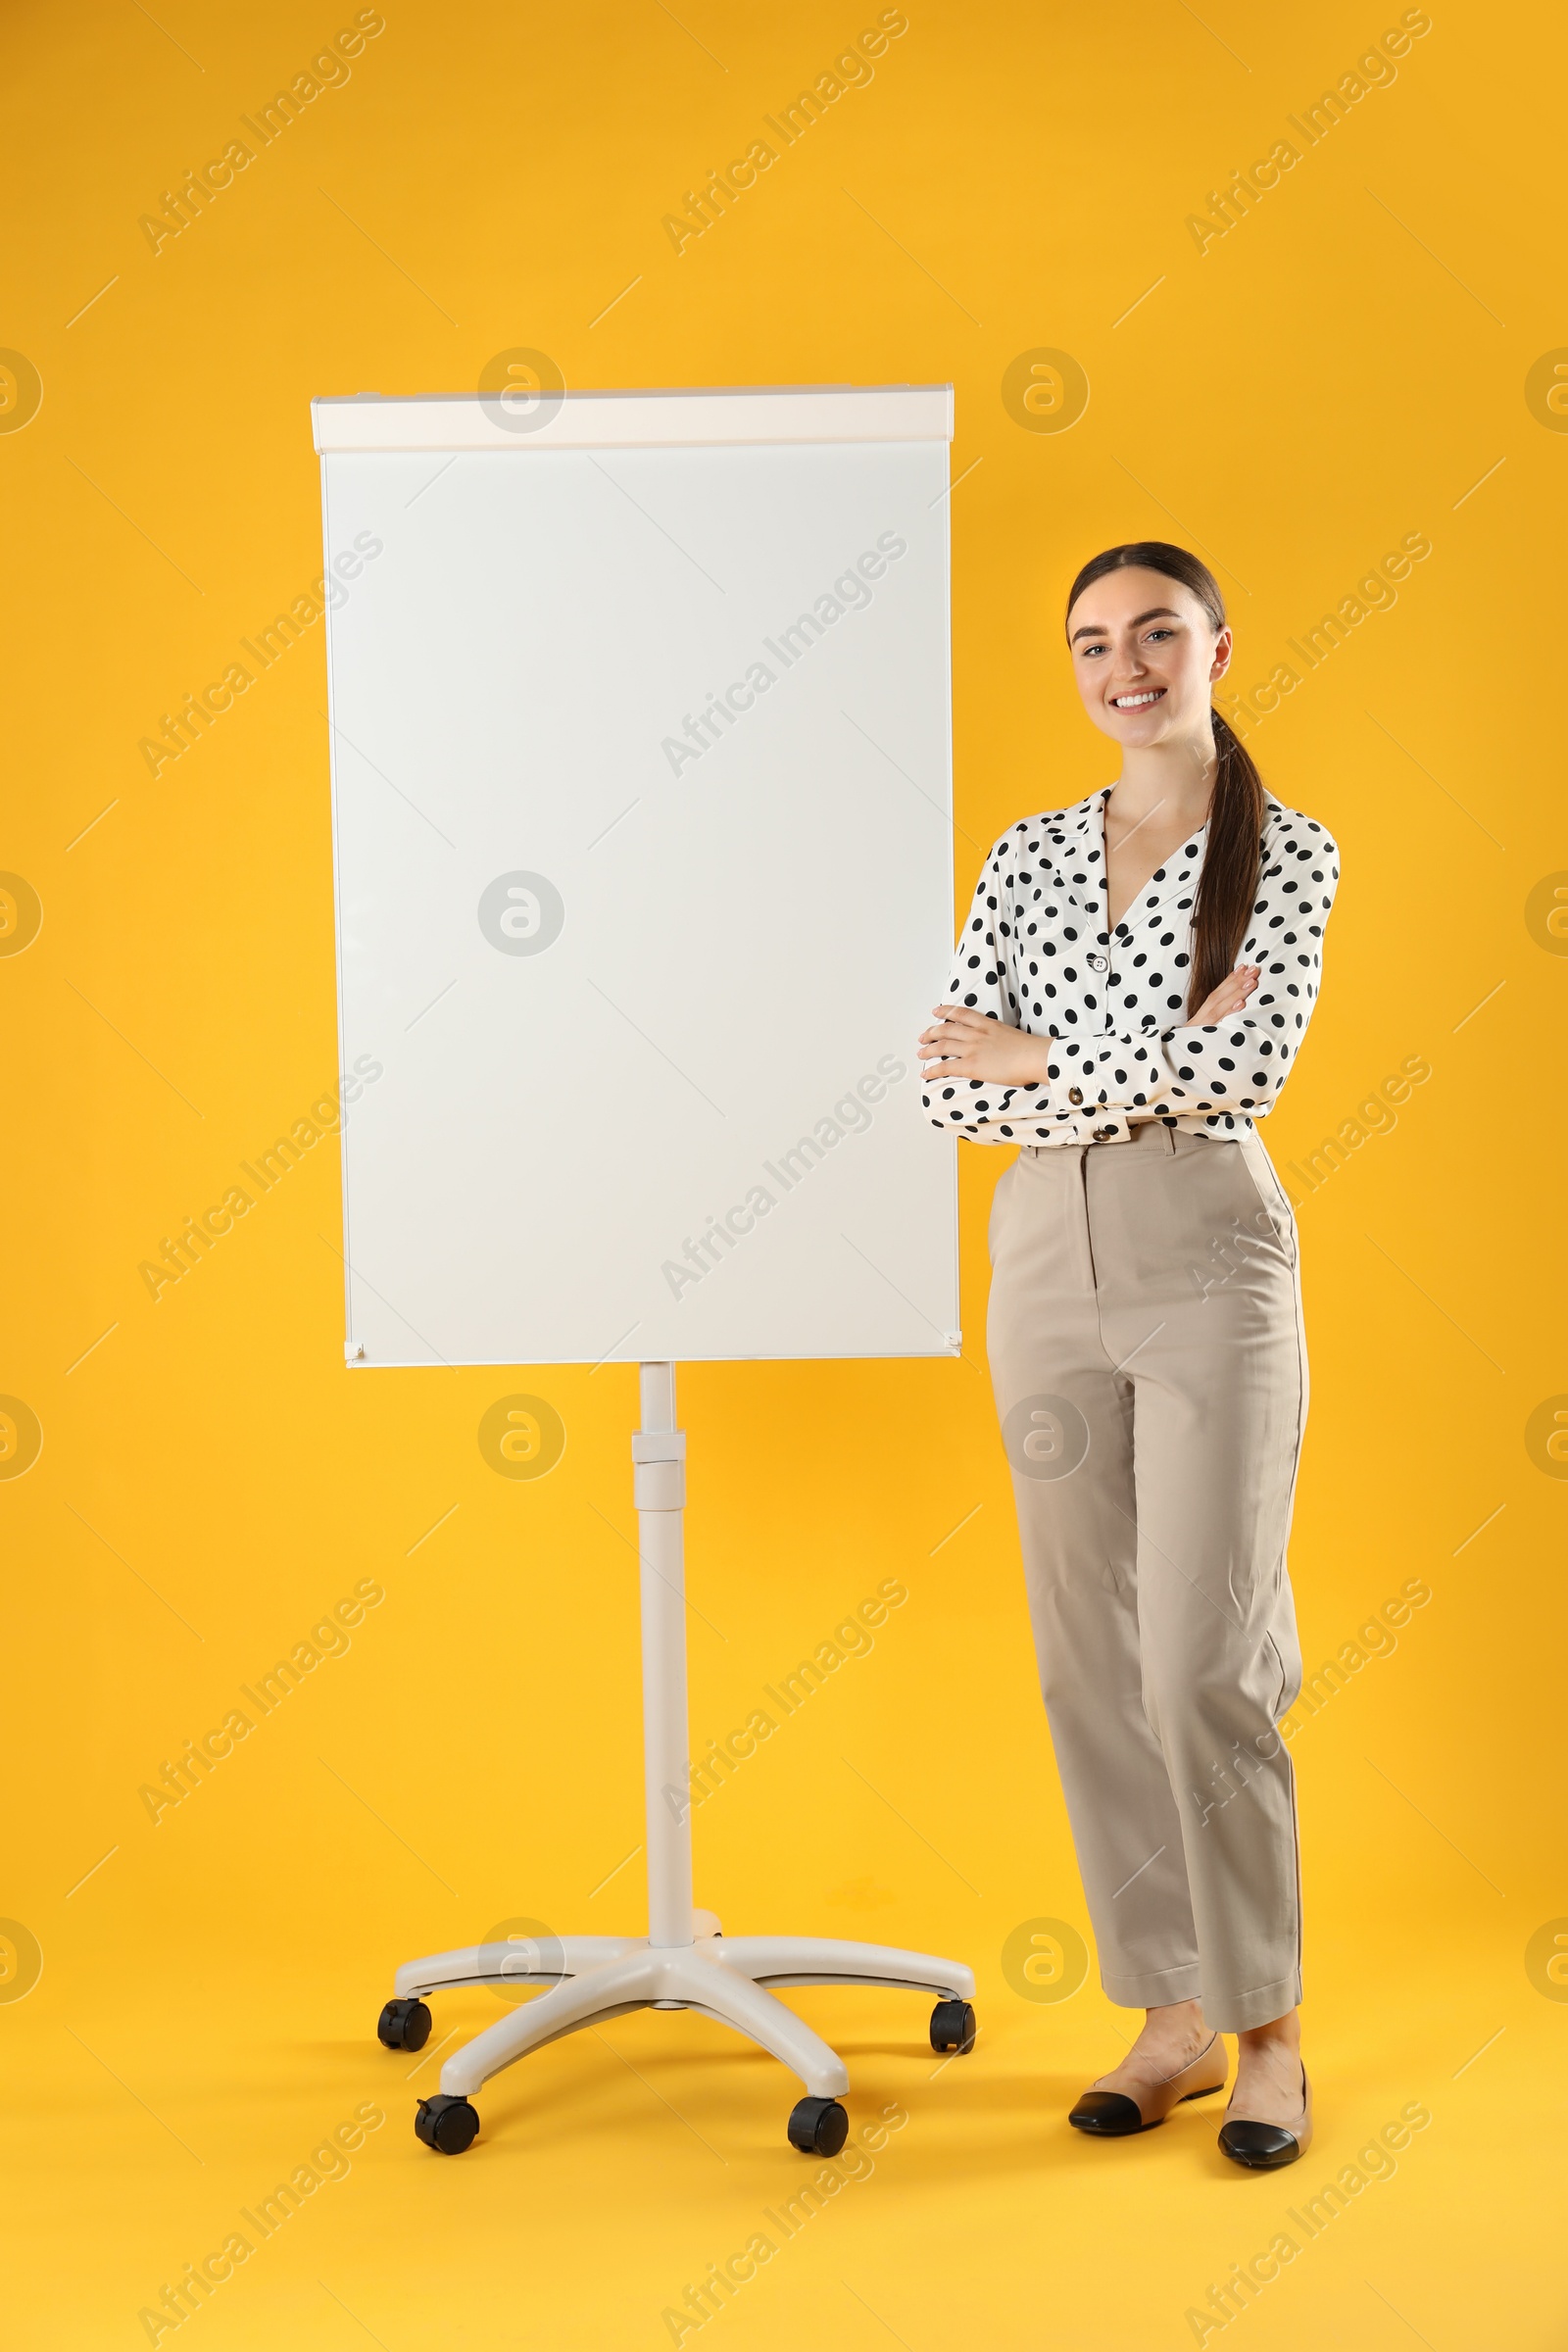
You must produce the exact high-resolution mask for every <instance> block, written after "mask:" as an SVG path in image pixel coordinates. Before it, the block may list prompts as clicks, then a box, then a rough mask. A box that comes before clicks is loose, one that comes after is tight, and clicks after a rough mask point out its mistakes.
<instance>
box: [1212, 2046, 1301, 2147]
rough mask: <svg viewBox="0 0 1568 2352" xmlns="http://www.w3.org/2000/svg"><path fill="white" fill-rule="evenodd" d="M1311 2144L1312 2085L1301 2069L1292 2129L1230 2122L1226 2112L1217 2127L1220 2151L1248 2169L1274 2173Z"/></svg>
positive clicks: (1239, 2118)
mask: <svg viewBox="0 0 1568 2352" xmlns="http://www.w3.org/2000/svg"><path fill="white" fill-rule="evenodd" d="M1311 2144H1312V2086H1311V2084H1310V2083H1309V2082H1307V2079H1306V2069H1305V2067H1304V2066H1303V2067H1302V2069H1301V2120H1300V2122H1299V2124H1298V2125H1297V2126H1296V2128H1295V2130H1294V2131H1286V2130H1285V2129H1284V2127H1283V2126H1282V2125H1279V2124H1257V2123H1250V2122H1248V2121H1247V2120H1246V2119H1245V2118H1244V2117H1238V2118H1237V2120H1236V2121H1235V2122H1234V2123H1233V2122H1232V2121H1231V2118H1230V2116H1229V2115H1228V2114H1227V2116H1226V2118H1225V2121H1224V2123H1222V2124H1221V2126H1220V2128H1219V2145H1220V2153H1221V2155H1223V2156H1228V2157H1229V2158H1230V2160H1231V2162H1232V2164H1242V2165H1245V2166H1246V2167H1247V2168H1248V2170H1249V2171H1250V2172H1254V2173H1273V2172H1277V2171H1278V2170H1279V2168H1280V2166H1281V2165H1282V2164H1295V2162H1296V2161H1297V2159H1298V2157H1300V2156H1304V2155H1305V2154H1306V2151H1307V2149H1308V2148H1309V2147H1310V2146H1311Z"/></svg>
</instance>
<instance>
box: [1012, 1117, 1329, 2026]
mask: <svg viewBox="0 0 1568 2352" xmlns="http://www.w3.org/2000/svg"><path fill="white" fill-rule="evenodd" d="M991 1262H992V1266H993V1269H994V1271H993V1276H992V1284H991V1306H990V1320H989V1330H988V1341H989V1348H990V1354H991V1372H992V1380H993V1383H994V1385H995V1389H996V1397H997V1409H998V1412H999V1415H1000V1417H1001V1421H1002V1431H1003V1443H1004V1446H1005V1449H1006V1452H1007V1457H1008V1461H1009V1463H1010V1465H1011V1468H1012V1474H1013V1491H1014V1494H1015V1496H1016V1499H1017V1506H1018V1527H1019V1534H1020V1537H1021V1540H1022V1545H1023V1557H1024V1568H1025V1573H1026V1576H1027V1579H1028V1588H1029V1603H1030V1611H1031V1615H1032V1618H1033V1623H1034V1636H1035V1648H1036V1653H1037V1656H1038V1659H1039V1665H1040V1680H1041V1687H1042V1690H1043V1691H1044V1693H1045V1700H1046V1709H1047V1713H1048V1715H1049V1717H1050V1722H1051V1735H1052V1740H1053V1743H1054V1748H1055V1751H1056V1761H1057V1765H1058V1767H1059V1770H1060V1773H1061V1782H1062V1788H1063V1790H1064V1793H1065V1795H1066V1800H1067V1810H1068V1815H1069V1817H1070V1820H1071V1823H1072V1833H1073V1841H1074V1844H1075V1846H1076V1848H1077V1854H1078V1866H1079V1869H1080V1872H1081V1873H1082V1877H1083V1883H1084V1892H1085V1895H1086V1896H1087V1898H1088V1903H1089V1913H1090V1917H1091V1919H1092V1920H1093V1922H1094V1929H1095V1936H1096V1939H1097V1941H1098V1943H1099V1947H1100V1964H1101V1975H1102V1981H1103V1985H1104V1988H1105V1991H1106V1992H1107V1994H1108V1995H1109V1997H1110V1998H1111V1999H1112V2000H1113V2001H1118V2002H1121V2003H1123V2004H1124V2005H1125V2006H1127V2007H1130V2008H1144V2007H1151V2008H1152V2007H1156V2006H1158V2005H1159V2004H1161V2003H1163V2002H1166V2001H1183V2000H1198V1999H1201V2001H1202V2004H1203V2013H1204V2016H1205V2018H1206V2019H1207V2021H1208V2023H1209V2024H1210V2026H1213V2027H1215V2028H1217V2029H1219V2030H1220V2031H1222V2032H1225V2033H1239V2032H1242V2031H1244V2030H1245V2029H1247V2028H1249V2027H1251V2026H1260V2025H1265V2024H1267V2023H1268V2021H1269V2020H1270V2019H1271V2018H1275V2017H1280V2016H1282V2015H1283V2014H1284V2013H1285V2011H1286V2010H1288V2009H1291V2008H1293V2007H1294V2006H1295V2004H1296V2003H1297V2001H1298V2000H1299V1998H1300V1990H1301V1980H1300V1919H1301V1910H1300V1878H1299V1844H1298V1837H1297V1822H1296V1788H1295V1779H1294V1775H1293V1773H1292V1769H1291V1760H1290V1757H1289V1755H1288V1754H1287V1752H1286V1748H1285V1743H1284V1740H1283V1739H1282V1738H1281V1736H1280V1734H1279V1732H1278V1731H1277V1730H1276V1728H1275V1727H1276V1726H1277V1724H1278V1723H1279V1721H1280V1719H1281V1717H1282V1716H1283V1715H1284V1714H1285V1713H1286V1711H1287V1710H1288V1709H1289V1707H1290V1706H1291V1704H1292V1702H1293V1701H1294V1700H1295V1698H1296V1696H1297V1694H1298V1692H1299V1689H1300V1682H1301V1658H1300V1650H1299V1646H1298V1642H1297V1637H1296V1615H1295V1608H1294V1604H1293V1601H1292V1596H1291V1588H1290V1583H1289V1580H1288V1578H1287V1575H1286V1568H1285V1549H1286V1541H1287V1537H1288V1535H1289V1532H1290V1522H1291V1505H1292V1499H1293V1495H1294V1490H1295V1484H1296V1468H1297V1460H1298V1456H1299V1450H1300V1441H1301V1426H1302V1422H1303V1420H1304V1417H1305V1412H1306V1354H1305V1348H1304V1346H1303V1342H1302V1334H1301V1310H1300V1289H1299V1279H1298V1272H1297V1250H1296V1226H1295V1220H1294V1218H1293V1216H1292V1213H1291V1205H1290V1201H1289V1200H1288V1199H1287V1197H1286V1195H1285V1193H1284V1191H1283V1190H1282V1188H1281V1185H1280V1182H1279V1179H1278V1177H1277V1176H1276V1175H1275V1173H1274V1170H1273V1168H1272V1166H1271V1165H1270V1162H1269V1158H1268V1154H1267V1153H1266V1152H1265V1151H1264V1149H1263V1147H1262V1145H1261V1143H1260V1142H1259V1141H1258V1140H1257V1137H1256V1136H1255V1134H1249V1135H1247V1136H1246V1137H1244V1138H1232V1137H1226V1138H1224V1139H1218V1138H1210V1137H1207V1136H1201V1135H1197V1134H1189V1133H1187V1132H1184V1131H1181V1130H1177V1129H1173V1128H1168V1127H1166V1126H1164V1125H1163V1124H1162V1123H1161V1122H1160V1121H1158V1120H1154V1121H1152V1122H1150V1123H1149V1124H1147V1125H1143V1126H1139V1127H1135V1128H1134V1129H1133V1131H1132V1133H1131V1135H1130V1136H1129V1137H1128V1138H1126V1139H1125V1140H1124V1141H1122V1142H1112V1143H1103V1144H1080V1145H1071V1146H1048V1147H1045V1148H1042V1149H1037V1150H1028V1149H1026V1150H1024V1151H1022V1152H1020V1153H1019V1155H1018V1158H1017V1159H1016V1160H1015V1161H1014V1163H1013V1165H1012V1166H1011V1167H1010V1168H1008V1169H1007V1171H1006V1172H1005V1175H1004V1176H1003V1178H1002V1180H1001V1182H1000V1183H999V1185H998V1187H997V1193H996V1201H995V1205H994V1207H993V1210H992V1217H991Z"/></svg>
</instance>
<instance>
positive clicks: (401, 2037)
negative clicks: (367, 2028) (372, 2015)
mask: <svg viewBox="0 0 1568 2352" xmlns="http://www.w3.org/2000/svg"><path fill="white" fill-rule="evenodd" d="M375 2032H376V2038H377V2040H378V2041H379V2042H380V2043H381V2044H382V2046H383V2048H385V2049H388V2050H422V2049H423V2047H424V2045H425V2043H426V2042H427V2041H428V2040H429V2038H430V2012H429V2010H428V2009H427V2008H426V2007H425V2005H424V2003H423V2002H422V2001H388V2003H387V2005H386V2007H385V2008H384V2009H383V2010H382V2012H381V2015H380V2018H379V2019H378V2021H377V2023H376V2029H375Z"/></svg>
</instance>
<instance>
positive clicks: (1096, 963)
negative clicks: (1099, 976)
mask: <svg viewBox="0 0 1568 2352" xmlns="http://www.w3.org/2000/svg"><path fill="white" fill-rule="evenodd" d="M1108 960H1109V959H1108V957H1106V956H1090V958H1089V969H1090V970H1091V971H1092V972H1103V971H1104V970H1105V969H1106V967H1107V963H1108Z"/></svg>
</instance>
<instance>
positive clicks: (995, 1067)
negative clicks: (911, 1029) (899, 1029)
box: [919, 1005, 1055, 1086]
mask: <svg viewBox="0 0 1568 2352" xmlns="http://www.w3.org/2000/svg"><path fill="white" fill-rule="evenodd" d="M934 1009H935V1014H936V1018H935V1021H934V1023H933V1025H932V1027H931V1028H929V1029H925V1030H922V1031H921V1033H920V1044H919V1056H920V1059H921V1061H922V1062H927V1063H929V1064H930V1067H929V1068H927V1069H926V1070H924V1071H923V1072H922V1076H923V1078H924V1080H925V1083H926V1084H927V1085H928V1086H929V1085H934V1084H940V1083H941V1081H942V1080H944V1079H947V1078H984V1079H989V1080H990V1081H991V1082H992V1083H993V1084H994V1085H1001V1086H1028V1085H1030V1084H1032V1083H1036V1082H1038V1083H1039V1084H1040V1085H1044V1084H1045V1083H1046V1079H1047V1077H1048V1075H1049V1070H1048V1064H1049V1063H1050V1060H1051V1056H1052V1054H1053V1053H1054V1051H1055V1040H1054V1038H1050V1037H1033V1036H1031V1035H1030V1034H1029V1032H1028V1031H1027V1030H1024V1029H1012V1028H1009V1027H1008V1026H1007V1025H1006V1023H1005V1022H1003V1021H994V1020H992V1019H991V1018H990V1016H989V1015H988V1014H986V1013H983V1012H976V1011H975V1010H974V1009H973V1008H972V1007H971V1006H970V1005H937V1006H936V1007H935V1008H934Z"/></svg>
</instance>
